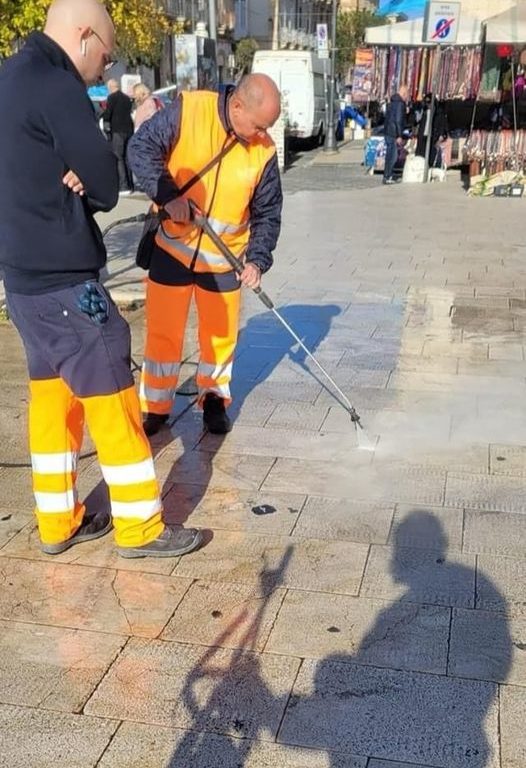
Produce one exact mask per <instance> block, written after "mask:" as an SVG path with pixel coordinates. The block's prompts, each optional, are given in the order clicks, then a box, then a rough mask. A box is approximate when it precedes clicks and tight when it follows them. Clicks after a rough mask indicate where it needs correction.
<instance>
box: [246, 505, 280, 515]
mask: <svg viewBox="0 0 526 768" xmlns="http://www.w3.org/2000/svg"><path fill="white" fill-rule="evenodd" d="M275 511H276V507H273V506H272V505H271V504H259V505H258V506H257V507H252V512H253V513H254V514H255V515H272V514H274V512H275Z"/></svg>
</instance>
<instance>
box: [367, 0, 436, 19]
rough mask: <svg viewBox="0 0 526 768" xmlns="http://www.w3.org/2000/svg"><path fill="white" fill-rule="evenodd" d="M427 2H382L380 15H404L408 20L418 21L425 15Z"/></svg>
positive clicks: (419, 0)
mask: <svg viewBox="0 0 526 768" xmlns="http://www.w3.org/2000/svg"><path fill="white" fill-rule="evenodd" d="M425 5H426V0H380V1H379V3H378V13H379V14H381V15H382V16H384V15H385V14H387V13H403V14H404V15H405V16H407V18H408V19H417V18H419V17H421V16H423V15H424V9H425Z"/></svg>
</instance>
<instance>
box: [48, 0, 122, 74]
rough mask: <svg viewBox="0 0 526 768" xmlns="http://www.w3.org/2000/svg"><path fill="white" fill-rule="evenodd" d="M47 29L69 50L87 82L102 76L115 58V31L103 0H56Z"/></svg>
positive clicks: (55, 39) (52, 5) (62, 46)
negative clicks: (113, 54) (101, 0)
mask: <svg viewBox="0 0 526 768" xmlns="http://www.w3.org/2000/svg"><path fill="white" fill-rule="evenodd" d="M44 32H45V34H46V35H48V37H50V38H51V39H52V40H54V41H55V42H56V43H57V44H58V45H60V47H61V48H62V49H63V50H64V51H65V52H66V53H67V55H68V56H69V58H70V59H71V61H72V62H73V64H74V65H75V66H76V68H77V69H78V71H79V73H80V75H81V77H82V79H83V80H84V81H85V82H86V83H87V84H89V83H93V82H96V81H97V80H99V79H100V78H101V77H102V73H103V72H104V69H105V68H106V66H107V65H108V64H109V62H110V61H111V59H112V53H113V46H114V44H115V30H114V27H113V23H112V20H111V18H110V15H109V13H108V11H107V10H106V8H105V6H104V5H103V4H102V2H100V0H53V2H52V3H51V5H50V7H49V10H48V14H47V20H46V26H45V28H44Z"/></svg>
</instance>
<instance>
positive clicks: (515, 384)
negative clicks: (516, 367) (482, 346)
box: [387, 371, 526, 397]
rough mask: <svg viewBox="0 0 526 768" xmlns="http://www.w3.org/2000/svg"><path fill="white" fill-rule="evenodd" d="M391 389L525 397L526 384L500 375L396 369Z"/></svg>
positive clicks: (389, 385) (392, 377)
mask: <svg viewBox="0 0 526 768" xmlns="http://www.w3.org/2000/svg"><path fill="white" fill-rule="evenodd" d="M387 387H388V388H389V389H406V390H409V389H417V390H436V391H438V392H440V391H446V392H448V391H452V392H455V391H457V392H472V393H473V395H475V394H489V395H491V394H492V393H493V392H495V391H499V392H500V393H501V394H503V393H506V394H507V395H509V396H514V395H517V396H520V397H524V395H525V394H526V384H525V383H524V381H523V380H518V379H513V378H504V379H501V378H500V377H499V376H468V375H466V374H458V375H453V374H448V373H410V372H407V371H395V373H393V374H392V375H391V378H390V379H389V383H388V385H387Z"/></svg>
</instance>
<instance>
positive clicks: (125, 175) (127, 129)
mask: <svg viewBox="0 0 526 768" xmlns="http://www.w3.org/2000/svg"><path fill="white" fill-rule="evenodd" d="M108 91H109V92H110V95H109V96H108V102H107V105H106V109H105V111H104V114H103V120H104V121H105V122H107V123H108V124H109V127H110V136H111V145H112V147H113V151H114V153H115V155H116V157H117V163H118V168H119V194H120V195H129V194H131V192H132V190H133V180H132V175H131V173H130V169H129V167H128V163H127V161H126V150H127V148H128V141H129V140H130V138H131V137H132V136H133V131H134V127H133V120H132V109H133V101H132V100H131V99H130V97H129V96H126V94H125V93H123V92H122V91H121V89H120V88H119V83H118V82H117V81H116V80H108Z"/></svg>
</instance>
